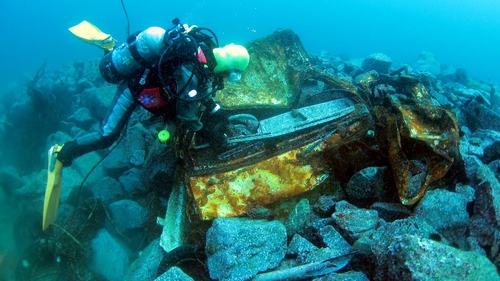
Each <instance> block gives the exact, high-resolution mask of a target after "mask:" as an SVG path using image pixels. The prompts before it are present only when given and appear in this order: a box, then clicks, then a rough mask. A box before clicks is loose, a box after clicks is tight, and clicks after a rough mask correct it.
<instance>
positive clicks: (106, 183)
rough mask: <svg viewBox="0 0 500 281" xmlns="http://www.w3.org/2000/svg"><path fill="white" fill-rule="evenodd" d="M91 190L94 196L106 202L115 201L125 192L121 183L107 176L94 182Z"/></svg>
mask: <svg viewBox="0 0 500 281" xmlns="http://www.w3.org/2000/svg"><path fill="white" fill-rule="evenodd" d="M91 191H92V194H94V197H96V198H99V199H101V200H102V202H103V203H104V204H109V203H111V202H114V201H115V200H116V199H118V198H119V197H120V195H122V194H123V190H122V187H121V185H120V183H119V182H117V181H116V180H115V179H113V178H110V177H105V178H103V179H102V180H101V181H99V182H98V183H96V184H94V185H93V186H92V187H91Z"/></svg>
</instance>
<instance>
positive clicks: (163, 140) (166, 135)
mask: <svg viewBox="0 0 500 281" xmlns="http://www.w3.org/2000/svg"><path fill="white" fill-rule="evenodd" d="M169 139H170V133H169V132H168V131H167V130H161V131H160V132H159V133H158V140H159V141H160V142H161V143H166V142H167V141H168V140H169Z"/></svg>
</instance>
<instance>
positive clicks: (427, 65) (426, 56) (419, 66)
mask: <svg viewBox="0 0 500 281" xmlns="http://www.w3.org/2000/svg"><path fill="white" fill-rule="evenodd" d="M413 70H414V71H420V72H424V71H426V72H430V73H432V74H434V75H439V73H440V72H441V64H440V63H439V61H438V60H437V59H436V56H434V54H432V53H429V52H421V53H420V54H419V55H418V58H417V61H416V62H415V63H414V64H413Z"/></svg>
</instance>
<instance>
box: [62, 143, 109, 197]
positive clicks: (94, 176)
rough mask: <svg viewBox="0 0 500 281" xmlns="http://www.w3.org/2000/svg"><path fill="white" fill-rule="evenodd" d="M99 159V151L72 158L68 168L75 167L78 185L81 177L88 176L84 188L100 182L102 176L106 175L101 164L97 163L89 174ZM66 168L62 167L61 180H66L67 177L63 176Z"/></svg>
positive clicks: (100, 157)
mask: <svg viewBox="0 0 500 281" xmlns="http://www.w3.org/2000/svg"><path fill="white" fill-rule="evenodd" d="M101 159H102V156H101V155H100V154H99V152H97V151H93V152H90V153H87V154H85V155H82V156H80V157H78V158H76V159H75V160H73V164H71V167H69V168H72V169H75V171H76V172H77V173H78V175H79V179H78V186H80V184H81V181H82V180H83V178H85V177H87V176H88V177H87V180H86V181H85V185H84V188H87V187H89V186H93V185H95V184H96V183H98V182H100V181H101V180H102V179H103V178H105V177H107V176H108V174H107V173H106V172H105V170H104V167H103V166H102V165H97V166H96V167H95V169H93V170H92V173H91V174H90V175H89V172H90V171H91V168H92V167H93V166H95V165H96V164H97V163H99V161H100V160H101ZM66 170H67V168H64V169H63V181H66V180H67V179H68V177H66V176H65V172H66ZM75 180H76V178H75Z"/></svg>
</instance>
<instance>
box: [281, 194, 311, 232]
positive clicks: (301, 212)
mask: <svg viewBox="0 0 500 281" xmlns="http://www.w3.org/2000/svg"><path fill="white" fill-rule="evenodd" d="M310 221H311V206H310V205H309V200H307V199H306V198H303V199H301V200H300V201H299V203H297V205H295V208H294V209H293V210H292V211H291V212H290V215H289V217H288V220H287V221H286V224H285V225H286V230H287V234H288V236H290V237H292V236H293V235H294V234H296V233H297V234H304V231H305V228H306V226H307V224H309V222H310Z"/></svg>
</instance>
